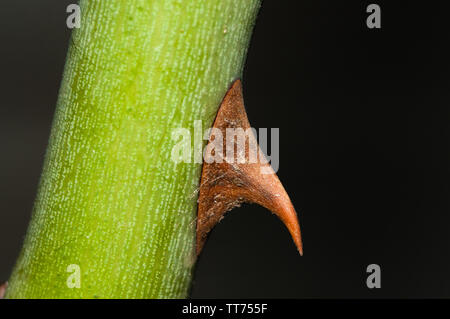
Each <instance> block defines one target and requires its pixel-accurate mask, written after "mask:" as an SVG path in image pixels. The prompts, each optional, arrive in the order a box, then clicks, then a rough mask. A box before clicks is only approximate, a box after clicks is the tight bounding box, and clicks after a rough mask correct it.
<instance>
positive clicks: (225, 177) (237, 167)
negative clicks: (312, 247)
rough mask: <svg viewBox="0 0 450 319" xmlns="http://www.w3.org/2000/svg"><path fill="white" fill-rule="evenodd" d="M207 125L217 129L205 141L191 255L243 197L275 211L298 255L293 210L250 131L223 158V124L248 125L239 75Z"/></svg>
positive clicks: (298, 238) (298, 239) (225, 126)
mask: <svg viewBox="0 0 450 319" xmlns="http://www.w3.org/2000/svg"><path fill="white" fill-rule="evenodd" d="M213 128H214V129H219V130H220V131H221V133H222V139H218V142H217V141H216V138H217V136H215V135H214V132H212V134H211V136H210V138H209V141H208V144H207V146H206V152H205V158H204V163H203V168H202V176H201V180H200V190H199V199H198V211H197V255H199V254H200V252H201V251H202V248H203V246H204V244H205V241H206V238H207V235H208V233H209V232H210V231H211V229H212V228H213V227H214V226H215V225H216V224H217V223H218V222H219V221H220V220H221V219H222V218H223V216H224V214H225V213H226V212H227V211H229V210H231V209H233V208H234V207H238V206H239V205H240V204H242V203H244V202H246V203H256V204H259V205H261V206H263V207H265V208H267V209H269V210H270V211H272V212H273V213H274V214H276V215H277V216H278V217H279V218H280V219H281V221H282V222H283V223H284V224H285V226H286V227H287V229H288V230H289V232H290V234H291V236H292V239H293V240H294V243H295V245H296V246H297V249H298V251H299V252H300V255H303V246H302V240H301V233H300V226H299V223H298V219H297V213H296V212H295V209H294V207H293V206H292V203H291V201H290V199H289V196H288V195H287V193H286V191H285V189H284V187H283V185H282V184H281V182H280V180H279V179H278V177H277V175H276V174H275V172H274V171H273V170H272V168H271V166H270V164H268V163H265V162H264V161H261V160H260V159H262V158H263V155H262V152H261V149H260V148H259V146H258V144H257V141H256V138H255V136H254V135H253V134H249V135H248V144H247V143H245V144H244V148H243V149H242V148H240V145H239V143H237V148H236V147H235V146H233V147H234V151H235V154H237V157H236V156H234V158H232V159H231V158H230V159H231V160H228V161H227V159H226V156H228V149H229V148H230V147H228V148H227V147H226V141H227V139H226V133H227V130H226V129H229V128H242V129H243V130H244V131H245V130H247V129H249V128H250V123H249V121H248V118H247V113H246V112H245V108H244V100H243V97H242V85H241V81H240V80H239V79H238V80H236V81H235V82H234V83H233V85H232V86H231V88H230V89H229V90H228V92H227V93H226V95H225V97H224V99H223V101H222V103H221V105H220V108H219V111H218V113H217V117H216V119H215V121H214V124H213ZM213 136H214V138H213ZM243 137H244V138H245V135H243ZM233 139H234V137H233ZM220 140H222V143H220ZM238 140H239V138H238ZM232 145H235V144H232ZM247 145H248V147H247ZM239 154H240V155H241V156H240V157H239ZM250 154H258V160H257V161H251V160H250ZM242 156H245V157H242ZM217 159H219V160H217ZM239 159H240V160H241V161H239ZM263 170H265V171H264V173H263V172H262V171H263Z"/></svg>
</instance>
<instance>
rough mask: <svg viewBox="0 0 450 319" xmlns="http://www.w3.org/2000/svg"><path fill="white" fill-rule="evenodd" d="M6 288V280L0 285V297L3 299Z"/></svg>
mask: <svg viewBox="0 0 450 319" xmlns="http://www.w3.org/2000/svg"><path fill="white" fill-rule="evenodd" d="M6 288H8V282H5V283H4V284H1V285H0V299H3V297H4V296H5V292H6Z"/></svg>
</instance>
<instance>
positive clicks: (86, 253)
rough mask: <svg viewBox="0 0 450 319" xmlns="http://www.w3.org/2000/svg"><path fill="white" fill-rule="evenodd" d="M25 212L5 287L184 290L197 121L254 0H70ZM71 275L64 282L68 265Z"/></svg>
mask: <svg viewBox="0 0 450 319" xmlns="http://www.w3.org/2000/svg"><path fill="white" fill-rule="evenodd" d="M80 5H81V11H82V20H81V28H80V29H77V30H76V31H74V33H73V35H72V39H71V45H70V48H69V52H68V57H67V63H66V67H65V71H64V78H63V82H62V86H61V91H60V95H59V100H58V104H57V109H56V115H55V119H54V123H53V128H52V132H51V137H50V142H49V147H48V150H47V154H46V158H45V163H44V169H43V174H42V177H41V182H40V186H39V191H38V195H37V199H36V202H35V206H34V210H33V217H32V221H31V224H30V227H29V229H28V233H27V236H26V240H25V243H24V248H23V250H22V253H21V256H20V258H19V260H18V262H17V265H16V267H15V269H14V272H13V275H12V277H11V279H10V284H9V288H8V290H7V294H6V297H7V298H176V297H186V296H187V293H188V291H189V287H190V283H191V279H192V270H193V267H194V264H195V259H196V257H195V249H194V244H195V215H196V209H197V203H196V200H197V194H196V189H197V187H198V182H199V175H200V168H201V166H200V164H195V163H181V164H176V163H174V162H173V161H172V160H171V150H172V148H173V146H174V145H175V144H176V143H177V141H176V140H173V139H172V137H171V132H172V130H173V129H174V128H178V127H185V128H188V129H190V130H191V129H193V126H194V121H195V120H203V121H204V122H203V123H204V129H206V128H208V127H209V126H210V125H211V123H212V121H213V119H214V116H215V114H216V111H217V108H218V106H219V104H220V101H221V99H222V98H223V96H224V94H225V92H226V90H227V89H228V87H229V86H230V84H231V83H232V82H233V80H234V79H235V78H237V77H240V76H241V72H242V68H243V64H244V60H245V55H246V50H247V47H248V43H249V40H250V35H251V31H252V28H253V23H254V20H255V18H256V14H257V11H258V8H259V5H260V2H259V0H192V1H185V0H183V1H175V0H146V1H145V0H141V1H139V0H127V1H123V0H107V1H105V0H84V1H81V3H80ZM72 264H75V265H79V267H80V270H81V277H80V279H81V281H80V283H81V287H80V288H69V287H68V285H67V280H68V278H69V276H71V274H72V273H71V272H67V267H68V266H69V265H72Z"/></svg>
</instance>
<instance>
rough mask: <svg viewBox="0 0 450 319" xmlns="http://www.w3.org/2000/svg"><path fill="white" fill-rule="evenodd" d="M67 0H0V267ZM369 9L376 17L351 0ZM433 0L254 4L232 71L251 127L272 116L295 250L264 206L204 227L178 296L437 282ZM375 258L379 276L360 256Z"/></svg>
mask: <svg viewBox="0 0 450 319" xmlns="http://www.w3.org/2000/svg"><path fill="white" fill-rule="evenodd" d="M72 2H74V1H70V0H41V1H31V0H30V1H23V0H22V1H19V0H15V1H1V4H0V70H1V76H0V93H1V100H0V101H1V108H0V146H1V147H0V155H1V156H0V281H4V280H6V279H7V278H8V277H9V275H10V272H11V269H12V267H13V265H14V262H15V260H16V258H17V255H18V253H19V251H20V248H21V244H22V240H23V237H24V234H25V231H26V227H27V224H28V221H29V217H30V212H31V208H32V205H33V201H34V197H35V194H36V188H37V183H38V180H39V176H40V172H41V167H42V162H43V156H44V152H45V148H46V145H47V140H48V136H49V132H50V125H51V122H52V117H53V113H54V109H55V104H56V98H57V94H58V89H59V84H60V80H61V76H62V71H63V67H64V61H65V56H66V51H67V46H68V41H69V36H70V31H69V30H68V29H67V28H66V25H65V19H66V16H67V14H66V13H65V8H66V6H67V5H68V4H69V3H72ZM369 3H377V4H379V5H380V6H381V9H382V29H381V30H370V29H368V28H367V26H366V17H367V16H368V14H367V13H366V7H367V5H368V4H369ZM444 3H445V1H427V2H425V1H423V2H422V3H415V2H412V1H370V2H369V1H361V0H340V1H336V0H328V1H325V0H302V1H269V0H266V1H264V3H263V6H262V9H261V11H260V16H259V19H258V21H257V24H256V28H255V32H254V36H253V40H252V43H251V47H250V50H249V55H248V61H247V66H246V70H245V76H244V92H245V98H246V107H247V111H248V115H249V119H250V123H251V124H252V126H253V127H255V128H259V127H269V128H270V127H279V128H280V143H281V145H280V169H279V171H278V175H279V177H280V179H281V181H282V182H283V183H284V185H285V188H286V189H287V191H288V193H289V194H290V196H291V199H292V201H293V203H294V205H295V207H296V208H297V211H298V213H299V217H300V222H301V226H302V231H303V239H304V249H305V255H304V256H303V257H300V256H299V255H298V253H297V251H296V249H295V247H294V245H293V243H292V241H291V238H290V236H289V234H288V232H287V230H286V229H285V228H284V226H283V225H282V223H281V222H280V221H279V220H278V219H277V218H276V217H275V216H274V215H272V214H270V213H269V212H268V211H267V210H265V209H263V208H261V207H258V206H249V205H245V206H243V207H241V208H239V209H235V210H234V211H232V212H231V213H229V214H228V215H227V217H226V218H225V219H224V220H223V221H222V222H221V223H220V224H219V225H218V226H217V227H216V228H215V230H214V231H213V232H212V234H211V236H210V238H209V241H208V242H207V245H206V246H205V249H204V251H203V254H202V256H201V258H200V260H199V263H198V265H197V269H196V276H195V282H194V285H193V290H192V297H196V298H197V297H199V298H200V297H202V298H215V297H224V298H241V297H289V298H297V297H308V298H310V297H311V298H317V297H320V298H348V297H350V298H372V297H373V298H390V297H420V298H428V297H449V296H450V257H449V253H450V232H449V229H450V216H449V212H450V210H449V203H450V196H449V194H450V189H449V168H450V166H449V165H450V159H449V146H450V141H449V138H450V135H449V129H450V114H449V105H450V60H449V57H450V50H449V46H448V45H447V43H448V42H449V40H450V19H449V18H448V12H449V11H448V10H447V9H448V8H446V7H445V8H444ZM372 263H375V264H379V265H380V266H381V271H382V276H381V285H382V288H381V289H374V290H370V289H368V288H367V287H366V277H367V273H366V267H367V265H369V264H372Z"/></svg>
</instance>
